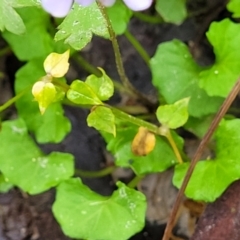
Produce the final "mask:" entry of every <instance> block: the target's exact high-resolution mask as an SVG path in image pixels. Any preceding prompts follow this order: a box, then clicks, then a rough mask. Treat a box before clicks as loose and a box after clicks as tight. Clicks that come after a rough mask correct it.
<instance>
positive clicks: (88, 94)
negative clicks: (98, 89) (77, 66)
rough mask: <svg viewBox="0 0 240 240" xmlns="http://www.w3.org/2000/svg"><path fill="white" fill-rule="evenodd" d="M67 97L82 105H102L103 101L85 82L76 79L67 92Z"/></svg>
mask: <svg viewBox="0 0 240 240" xmlns="http://www.w3.org/2000/svg"><path fill="white" fill-rule="evenodd" d="M67 98H68V99H69V100H70V101H71V102H73V103H76V104H80V105H100V104H102V102H101V101H100V99H99V98H98V97H97V95H96V94H95V93H94V91H93V90H92V88H91V87H89V86H88V84H86V83H85V82H82V81H80V80H75V81H73V82H72V84H71V86H70V89H69V90H68V92H67Z"/></svg>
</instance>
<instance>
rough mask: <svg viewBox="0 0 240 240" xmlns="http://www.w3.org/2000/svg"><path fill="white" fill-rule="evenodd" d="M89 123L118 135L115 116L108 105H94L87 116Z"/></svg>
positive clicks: (90, 125)
mask: <svg viewBox="0 0 240 240" xmlns="http://www.w3.org/2000/svg"><path fill="white" fill-rule="evenodd" d="M87 123H88V126H89V127H94V128H96V129H97V130H99V131H105V132H108V133H111V134H113V136H115V135H116V126H115V116H114V114H113V113H112V110H111V109H109V108H107V107H104V106H97V107H94V108H93V109H92V110H91V113H90V114H89V115H88V117H87Z"/></svg>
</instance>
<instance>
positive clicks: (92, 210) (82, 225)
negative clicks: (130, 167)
mask: <svg viewBox="0 0 240 240" xmlns="http://www.w3.org/2000/svg"><path fill="white" fill-rule="evenodd" d="M117 185H118V190H116V191H114V193H113V194H112V196H110V197H103V196H100V195H98V194H96V193H95V192H93V191H91V190H90V189H89V188H88V187H87V186H86V185H84V184H83V183H82V182H81V180H80V179H69V180H67V181H65V182H62V183H60V185H59V186H58V187H57V196H56V201H55V202H54V204H53V213H54V215H55V217H56V219H57V221H58V222H59V223H60V225H61V227H62V229H63V231H64V233H65V234H66V235H68V236H70V237H71V238H77V239H79V238H81V239H89V240H93V239H104V240H113V239H114V240H126V239H129V238H130V237H131V236H132V235H133V234H135V233H136V232H138V231H140V230H141V229H142V228H143V226H144V223H145V211H146V199H145V196H144V195H143V194H142V193H140V192H138V191H136V190H134V189H130V188H128V187H126V186H125V185H124V184H123V183H120V182H118V183H117Z"/></svg>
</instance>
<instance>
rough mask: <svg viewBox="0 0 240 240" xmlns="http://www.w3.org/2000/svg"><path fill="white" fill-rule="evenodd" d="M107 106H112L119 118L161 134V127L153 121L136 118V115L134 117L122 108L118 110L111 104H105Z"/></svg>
mask: <svg viewBox="0 0 240 240" xmlns="http://www.w3.org/2000/svg"><path fill="white" fill-rule="evenodd" d="M105 106H106V107H108V108H110V109H111V110H112V112H113V114H114V115H115V116H116V117H117V118H119V119H122V120H125V121H128V122H130V123H132V124H134V125H137V126H139V127H145V128H147V129H148V130H149V131H150V132H153V133H155V134H157V135H161V134H160V133H159V129H158V127H157V126H156V125H154V124H152V123H149V122H146V121H144V120H142V119H140V118H136V117H134V116H132V115H129V114H127V113H125V112H122V111H121V110H118V109H117V108H114V107H112V106H109V105H106V104H105Z"/></svg>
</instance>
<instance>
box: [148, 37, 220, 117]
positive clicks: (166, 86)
mask: <svg viewBox="0 0 240 240" xmlns="http://www.w3.org/2000/svg"><path fill="white" fill-rule="evenodd" d="M150 63H151V69H152V74H153V84H154V85H155V86H156V87H157V88H158V90H159V93H160V94H161V95H162V96H163V97H164V99H165V100H166V102H167V103H168V104H172V103H174V102H176V101H178V100H180V99H182V98H186V97H190V101H189V107H188V110H189V115H191V116H193V117H202V116H205V115H208V114H210V113H215V112H217V110H218V109H219V107H220V105H221V103H222V102H223V99H222V98H219V97H209V96H208V95H207V93H206V92H205V91H204V90H203V89H201V88H200V87H199V85H198V84H199V73H200V71H201V68H200V67H199V66H198V65H197V64H196V63H195V62H194V60H193V58H192V56H191V54H190V52H189V50H188V48H187V46H186V45H185V44H183V43H182V42H180V41H179V40H173V41H170V42H166V43H162V44H160V45H159V46H158V49H157V51H156V53H155V55H154V57H153V58H152V59H151V62H150ZM160 66H161V67H160ZM163 69H164V71H163Z"/></svg>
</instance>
